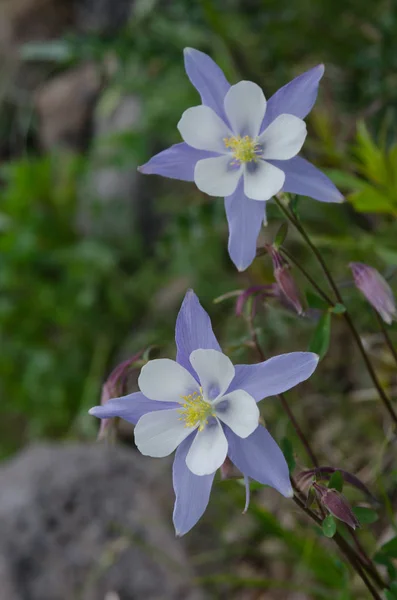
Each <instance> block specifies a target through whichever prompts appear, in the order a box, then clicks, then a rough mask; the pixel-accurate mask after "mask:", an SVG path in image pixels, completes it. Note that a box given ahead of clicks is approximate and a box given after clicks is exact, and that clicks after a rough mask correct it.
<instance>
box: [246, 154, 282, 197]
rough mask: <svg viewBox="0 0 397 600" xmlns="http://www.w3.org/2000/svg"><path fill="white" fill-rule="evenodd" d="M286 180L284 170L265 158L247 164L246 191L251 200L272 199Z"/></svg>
mask: <svg viewBox="0 0 397 600" xmlns="http://www.w3.org/2000/svg"><path fill="white" fill-rule="evenodd" d="M284 181H285V175H284V172H283V171H282V170H281V169H278V168H277V167H274V166H273V165H271V164H270V163H267V162H265V161H264V160H258V161H257V162H255V163H250V164H247V165H246V167H245V169H244V193H245V195H246V196H248V198H251V200H270V198H271V197H272V196H274V195H275V194H277V192H279V191H280V190H281V188H282V187H283V185H284Z"/></svg>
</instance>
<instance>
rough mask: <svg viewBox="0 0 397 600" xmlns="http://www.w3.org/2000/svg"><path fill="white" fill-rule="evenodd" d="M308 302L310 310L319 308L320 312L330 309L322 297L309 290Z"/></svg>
mask: <svg viewBox="0 0 397 600" xmlns="http://www.w3.org/2000/svg"><path fill="white" fill-rule="evenodd" d="M306 300H307V304H308V306H309V307H310V308H318V309H319V310H327V309H328V304H327V302H325V300H323V299H322V298H320V296H318V295H317V294H315V293H314V292H312V291H311V290H308V291H307V292H306Z"/></svg>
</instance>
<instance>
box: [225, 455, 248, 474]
mask: <svg viewBox="0 0 397 600" xmlns="http://www.w3.org/2000/svg"><path fill="white" fill-rule="evenodd" d="M242 477H243V474H242V473H241V471H239V469H238V468H237V467H236V466H235V465H234V464H233V463H232V461H231V460H230V458H229V457H228V456H227V457H226V458H225V462H224V463H223V465H222V466H221V479H241V478H242Z"/></svg>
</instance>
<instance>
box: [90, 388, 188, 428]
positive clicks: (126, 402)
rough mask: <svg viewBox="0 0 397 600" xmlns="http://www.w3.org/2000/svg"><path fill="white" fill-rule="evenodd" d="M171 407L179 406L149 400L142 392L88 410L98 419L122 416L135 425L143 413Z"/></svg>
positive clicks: (173, 403) (172, 403)
mask: <svg viewBox="0 0 397 600" xmlns="http://www.w3.org/2000/svg"><path fill="white" fill-rule="evenodd" d="M170 408H178V404H176V403H175V402H157V401H156V400H149V398H146V396H144V395H143V394H141V392H135V393H134V394H128V396H121V397H120V398H112V399H111V400H108V401H107V402H106V404H104V405H103V406H94V407H93V408H91V409H90V410H89V411H88V412H89V414H90V415H93V416H94V417H98V419H111V418H112V417H120V418H121V419H124V420H125V421H128V422H129V423H132V424H133V425H135V424H136V423H137V422H138V421H139V419H140V418H141V417H142V415H145V414H146V413H148V412H154V411H156V410H167V409H170Z"/></svg>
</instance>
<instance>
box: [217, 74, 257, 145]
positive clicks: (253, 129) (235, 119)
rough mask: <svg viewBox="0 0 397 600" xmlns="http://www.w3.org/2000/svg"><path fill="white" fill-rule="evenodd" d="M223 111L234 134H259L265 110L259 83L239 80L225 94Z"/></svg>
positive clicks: (251, 135) (252, 135)
mask: <svg viewBox="0 0 397 600" xmlns="http://www.w3.org/2000/svg"><path fill="white" fill-rule="evenodd" d="M224 103H225V112H226V115H227V117H228V119H229V122H230V125H231V128H232V129H233V132H234V133H235V135H241V136H244V135H249V136H250V137H256V136H257V135H259V131H260V127H261V124H262V120H263V117H264V116H265V112H266V98H265V95H264V93H263V92H262V90H261V88H260V87H259V85H257V84H256V83H253V82H252V81H240V83H237V84H236V85H232V87H231V88H230V89H229V91H228V92H227V94H226V96H225V100H224Z"/></svg>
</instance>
